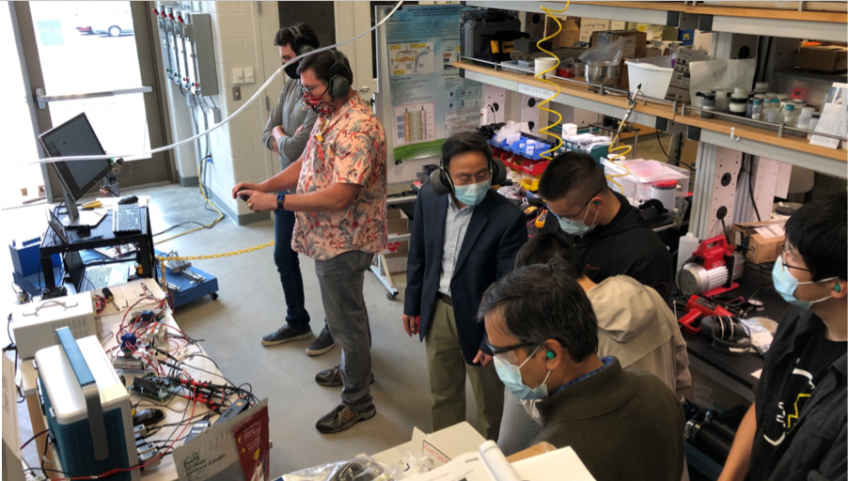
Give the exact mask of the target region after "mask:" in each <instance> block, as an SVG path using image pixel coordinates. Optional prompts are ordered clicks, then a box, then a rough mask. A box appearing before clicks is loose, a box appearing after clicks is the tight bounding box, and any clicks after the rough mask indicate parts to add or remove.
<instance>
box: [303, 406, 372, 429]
mask: <svg viewBox="0 0 848 481" xmlns="http://www.w3.org/2000/svg"><path fill="white" fill-rule="evenodd" d="M376 415H377V408H376V407H375V406H374V405H373V404H372V405H371V406H369V407H368V408H367V409H364V410H361V411H360V410H356V409H351V408H349V407H347V406H345V405H343V404H339V405H338V406H336V408H335V409H333V410H332V411H330V412H329V413H328V414H327V415H326V416H324V417H322V418H321V419H319V420H318V423H317V424H315V429H317V430H318V431H319V432H321V433H323V434H332V433H339V432H342V431H344V430H346V429H350V428H352V427H353V425H354V424H356V423H358V422H360V421H367V420H369V419H371V418H373V417H374V416H376Z"/></svg>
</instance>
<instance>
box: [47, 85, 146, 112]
mask: <svg viewBox="0 0 848 481" xmlns="http://www.w3.org/2000/svg"><path fill="white" fill-rule="evenodd" d="M150 92H153V87H136V88H132V89H119V90H107V91H104V92H91V93H87V94H74V95H45V94H44V89H42V88H41V87H38V88H36V89H35V92H34V93H33V97H34V98H35V102H36V103H37V104H38V108H39V109H41V110H44V109H46V108H47V103H48V102H59V101H62V100H79V99H96V98H100V97H114V96H116V95H129V94H147V93H150Z"/></svg>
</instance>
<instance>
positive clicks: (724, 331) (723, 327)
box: [701, 316, 751, 356]
mask: <svg viewBox="0 0 848 481" xmlns="http://www.w3.org/2000/svg"><path fill="white" fill-rule="evenodd" d="M701 335H702V336H704V337H705V338H707V339H708V340H710V341H712V342H713V344H712V347H713V348H715V349H716V350H718V351H720V352H723V353H725V354H730V355H734V356H741V355H743V354H746V353H747V352H748V351H749V350H750V348H751V335H750V334H749V333H748V328H747V327H746V326H745V324H742V323H741V322H740V321H739V320H738V319H736V318H735V317H732V316H707V317H705V318H703V319H701Z"/></svg>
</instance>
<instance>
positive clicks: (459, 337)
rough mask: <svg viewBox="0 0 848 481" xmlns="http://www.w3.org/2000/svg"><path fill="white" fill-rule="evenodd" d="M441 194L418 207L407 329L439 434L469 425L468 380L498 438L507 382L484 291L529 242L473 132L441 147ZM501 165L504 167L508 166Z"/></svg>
mask: <svg viewBox="0 0 848 481" xmlns="http://www.w3.org/2000/svg"><path fill="white" fill-rule="evenodd" d="M442 167H443V169H444V170H443V175H442V177H441V179H442V181H440V182H439V184H441V185H442V186H444V188H443V189H441V190H443V191H449V192H448V193H447V195H441V196H440V195H438V193H437V192H438V190H439V189H435V188H434V183H433V182H431V183H429V184H425V185H424V187H423V188H422V189H421V192H420V194H419V195H418V200H417V201H416V203H415V215H414V218H413V225H412V238H411V240H410V246H409V262H408V263H407V268H406V272H407V274H406V277H407V284H406V294H405V296H404V310H403V312H404V314H403V324H404V329H405V330H406V333H407V334H408V335H409V336H412V335H413V334H418V335H419V338H420V340H423V341H424V342H425V346H426V350H427V365H428V368H429V371H430V393H431V394H432V396H433V401H434V405H433V430H439V429H442V428H445V427H448V426H452V425H454V424H456V423H458V422H462V421H465V376H466V374H467V375H468V377H469V378H470V380H471V386H472V388H473V391H474V397H475V401H476V402H477V428H478V430H479V431H480V433H481V434H482V435H484V436H486V438H487V439H497V436H498V431H499V429H500V422H501V415H502V413H503V394H504V390H503V384H502V383H501V382H500V380H499V379H498V376H497V373H496V372H495V369H494V366H493V365H492V357H491V354H492V353H491V352H490V351H489V349H488V347H487V345H486V341H485V338H484V337H485V326H484V325H483V324H481V323H478V322H477V321H476V315H477V307H478V306H479V304H480V300H481V299H482V297H483V293H484V292H485V291H486V289H487V288H488V287H489V286H490V285H492V284H493V283H494V282H495V281H497V280H498V279H500V278H501V277H502V276H503V275H505V274H507V273H509V272H511V271H512V269H513V262H514V260H515V255H516V253H518V250H519V249H520V248H521V246H522V245H523V244H524V243H525V242H526V241H527V225H526V220H525V218H524V214H523V213H522V212H521V210H520V209H518V207H516V206H515V205H513V204H512V203H511V202H509V201H508V200H507V199H506V198H504V197H503V196H502V195H500V194H498V193H497V192H496V191H494V190H492V189H491V183H492V177H493V170H497V167H496V166H495V164H494V161H493V159H492V151H491V149H490V148H489V145H488V144H487V143H486V140H485V139H484V138H483V137H482V136H480V135H478V134H475V133H471V132H463V133H459V134H456V135H453V136H451V137H450V138H448V139H447V140H445V143H444V144H443V145H442ZM503 168H504V167H503V165H501V166H500V169H503Z"/></svg>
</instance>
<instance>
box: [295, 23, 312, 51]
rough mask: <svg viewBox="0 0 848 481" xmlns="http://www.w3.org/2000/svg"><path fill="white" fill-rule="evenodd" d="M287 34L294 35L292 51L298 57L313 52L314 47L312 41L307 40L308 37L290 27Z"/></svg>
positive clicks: (297, 29)
mask: <svg viewBox="0 0 848 481" xmlns="http://www.w3.org/2000/svg"><path fill="white" fill-rule="evenodd" d="M289 32H291V33H292V35H294V45H292V47H293V50H294V51H295V53H297V54H298V55H303V54H305V53H308V52H311V51H313V50H315V45H314V44H313V43H312V40H309V37H307V36H306V35H304V34H302V33H300V29H299V28H297V27H295V26H294V25H292V26H291V27H289Z"/></svg>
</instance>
